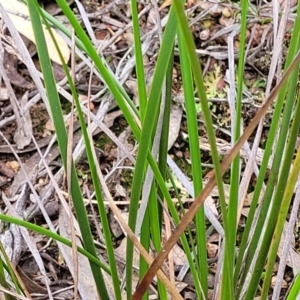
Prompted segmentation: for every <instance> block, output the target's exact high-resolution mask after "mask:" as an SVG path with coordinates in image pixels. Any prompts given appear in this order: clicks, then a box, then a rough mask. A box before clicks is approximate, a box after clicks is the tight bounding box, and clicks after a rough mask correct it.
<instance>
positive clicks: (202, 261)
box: [178, 31, 208, 299]
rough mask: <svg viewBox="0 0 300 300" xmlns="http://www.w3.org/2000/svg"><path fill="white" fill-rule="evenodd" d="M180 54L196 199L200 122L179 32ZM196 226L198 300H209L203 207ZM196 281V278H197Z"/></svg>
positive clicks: (199, 188) (199, 175) (199, 187)
mask: <svg viewBox="0 0 300 300" xmlns="http://www.w3.org/2000/svg"><path fill="white" fill-rule="evenodd" d="M178 45H179V54H180V62H181V72H182V82H183V88H184V99H185V108H186V119H187V125H188V136H189V147H190V153H191V166H192V178H193V186H194V195H192V196H193V197H196V196H197V195H198V194H199V193H200V192H201V191H202V188H203V183H202V166H201V159H200V151H199V149H200V147H199V136H198V120H197V112H196V107H195V103H196V102H195V98H194V87H193V78H192V71H191V64H190V61H189V58H188V56H187V55H186V50H185V44H184V42H183V38H182V34H181V32H180V31H179V35H178ZM195 225H196V228H197V230H196V244H197V256H196V255H195V261H196V264H195V265H196V266H198V267H197V271H198V273H199V277H200V282H201V286H202V291H200V290H196V291H197V298H198V299H203V296H204V299H206V298H207V292H208V287H207V254H206V227H205V225H206V224H205V214H204V207H201V209H200V210H199V212H198V213H197V214H196V216H195ZM195 279H196V278H195Z"/></svg>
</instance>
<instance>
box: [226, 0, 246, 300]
mask: <svg viewBox="0 0 300 300" xmlns="http://www.w3.org/2000/svg"><path fill="white" fill-rule="evenodd" d="M241 4H242V7H241V32H240V35H239V36H240V46H239V61H238V81H237V98H236V104H235V111H234V113H235V124H234V128H233V130H232V133H233V136H232V138H231V141H232V144H235V143H236V141H237V140H238V139H239V138H240V134H241V132H240V130H241V109H242V92H243V82H244V66H245V48H246V28H247V13H248V1H242V2H241ZM240 169H241V162H240V155H239V154H238V155H237V156H236V157H235V159H234V160H233V162H232V165H231V171H230V194H229V203H228V225H229V231H228V234H229V235H225V239H228V247H226V245H225V249H224V260H225V261H228V265H227V266H226V264H225V263H224V264H223V271H222V272H223V274H224V275H223V276H222V293H221V299H224V300H225V299H226V297H232V296H233V291H234V287H235V286H234V280H233V274H234V265H235V247H236V229H237V215H238V200H239V185H240V171H241V170H240ZM228 267H229V270H227V268H228ZM225 274H226V275H225Z"/></svg>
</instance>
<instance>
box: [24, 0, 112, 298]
mask: <svg viewBox="0 0 300 300" xmlns="http://www.w3.org/2000/svg"><path fill="white" fill-rule="evenodd" d="M38 7H39V6H38V4H37V2H36V1H33V0H31V1H28V8H29V12H30V18H31V21H32V26H33V30H34V35H35V38H36V41H37V50H38V53H39V58H40V64H41V69H42V72H43V75H44V81H45V86H46V90H47V95H48V98H49V104H50V109H51V113H52V118H53V122H54V126H55V129H56V134H57V139H58V144H59V147H60V150H61V157H62V161H63V163H64V167H65V169H67V134H66V129H65V125H64V120H63V116H62V111H61V108H60V101H59V97H58V93H57V90H56V84H55V80H54V76H53V72H52V67H51V63H50V59H49V55H48V49H47V45H46V41H45V37H44V35H43V30H42V26H41V21H40V16H39V11H38ZM71 181H72V198H73V200H74V208H75V211H76V215H77V218H78V223H79V226H80V230H81V233H82V238H83V242H84V246H85V248H86V249H87V251H88V252H90V253H91V254H92V255H94V256H96V250H95V246H94V243H93V238H92V234H91V230H90V225H89V222H88V218H87V213H86V211H85V206H84V203H83V199H82V196H81V191H80V187H79V183H78V179H77V175H76V170H75V166H74V163H72V168H71ZM78 198H79V199H78ZM77 199H78V200H77ZM90 266H91V270H92V273H93V276H94V280H95V283H96V286H97V289H98V292H99V294H100V295H101V297H102V299H108V292H107V290H106V286H105V283H104V279H103V276H102V273H101V270H100V269H99V268H98V267H97V266H96V265H95V264H94V263H92V262H90Z"/></svg>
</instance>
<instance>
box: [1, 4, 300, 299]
mask: <svg viewBox="0 0 300 300" xmlns="http://www.w3.org/2000/svg"><path fill="white" fill-rule="evenodd" d="M44 2H45V3H44V9H45V10H46V11H48V12H49V13H50V14H51V15H53V16H54V17H55V18H57V19H58V20H61V21H62V22H66V19H65V17H64V16H63V15H62V14H61V10H60V8H59V7H58V6H57V4H56V3H55V1H51V0H49V1H44ZM73 2H74V1H69V3H70V6H71V7H72V8H73V10H74V12H75V13H76V14H77V16H78V19H79V20H80V21H81V24H82V26H83V27H84V28H85V29H86V31H87V33H88V34H89V36H90V38H91V40H92V41H93V43H94V45H95V47H96V48H99V46H101V55H103V57H105V58H106V59H107V63H108V65H109V67H110V68H111V70H112V71H113V72H114V73H115V75H116V77H118V78H119V79H120V81H121V82H122V83H124V85H125V86H126V89H127V90H128V92H129V93H130V94H131V95H132V98H133V99H134V101H135V103H137V102H138V97H137V87H136V79H135V74H134V67H135V65H134V60H133V59H132V57H131V51H130V47H131V46H132V43H133V36H132V25H131V16H130V7H129V3H128V1H125V0H123V1H120V0H119V1H116V0H114V1H102V3H101V4H99V3H98V2H97V1H81V2H79V1H75V2H76V3H77V4H78V6H76V5H74V3H73ZM291 2H292V3H291V7H294V6H295V5H296V2H295V1H291ZM170 4H171V1H168V0H166V1H164V2H163V3H160V6H159V15H157V10H155V9H154V7H153V6H152V5H151V4H147V3H146V2H143V1H140V2H139V7H138V9H139V13H140V26H141V33H142V42H143V48H144V49H145V50H144V60H145V70H146V71H147V74H146V77H147V80H148V82H149V83H150V82H151V78H152V75H153V68H154V66H155V62H156V57H157V52H158V50H159V38H158V37H159V33H158V26H156V25H157V22H161V25H162V26H164V24H165V20H166V18H167V14H168V12H169V6H170ZM279 4H280V6H281V8H284V5H285V1H280V2H279ZM1 5H2V6H4V7H5V9H6V10H7V13H8V16H9V18H10V20H11V21H12V25H13V27H14V28H15V29H16V30H17V31H18V32H19V33H20V34H21V35H22V36H21V37H22V41H23V43H24V44H25V47H26V48H27V49H28V53H29V56H23V54H22V51H23V50H24V48H22V45H21V44H20V40H18V39H16V38H15V37H14V34H13V33H12V32H11V30H10V29H9V26H8V24H6V21H5V18H4V16H1V14H0V18H1V19H0V20H1V24H0V25H1V29H0V38H1V41H0V57H1V60H0V62H1V65H0V74H2V83H1V86H0V130H1V136H2V138H1V139H0V188H1V191H2V195H1V209H2V211H3V212H5V213H10V214H12V215H17V216H19V217H21V218H23V219H25V220H28V221H34V222H36V223H38V224H40V225H43V226H49V227H50V228H51V226H52V227H53V228H55V227H56V226H58V227H59V231H60V233H61V234H64V235H65V236H68V234H69V233H68V232H67V230H66V228H67V226H68V224H69V223H68V224H66V223H65V222H64V221H65V220H69V217H68V214H69V210H68V206H67V204H66V199H68V194H67V193H66V189H65V186H64V184H63V172H62V171H61V170H62V169H61V163H60V160H59V150H58V147H57V145H56V144H55V136H54V132H53V125H52V123H51V122H52V121H51V119H50V117H49V114H48V108H47V104H46V102H44V98H43V93H42V90H41V88H40V87H39V86H38V85H37V83H36V80H35V79H34V76H33V74H32V73H31V72H32V70H29V68H28V66H31V67H33V70H34V72H35V76H37V77H38V78H39V77H40V74H39V70H40V66H39V60H38V57H37V55H36V50H35V45H34V37H33V33H32V28H31V25H30V22H29V20H28V15H29V14H28V11H27V9H26V7H25V5H23V4H22V3H21V2H19V1H16V0H14V1H13V0H2V1H1ZM251 7H252V8H253V10H252V14H250V15H249V20H248V27H247V43H248V52H247V57H246V71H245V90H244V104H243V105H244V106H243V118H244V123H245V124H247V123H248V122H249V121H250V120H251V118H252V117H253V115H254V114H255V113H256V111H257V109H258V108H259V107H260V106H261V105H262V102H263V101H264V99H263V95H264V92H265V88H266V82H272V81H273V79H274V76H275V75H273V77H270V76H269V75H268V74H269V69H270V64H271V62H272V59H273V54H272V52H271V51H272V48H273V45H274V40H273V39H274V34H273V29H272V26H271V23H270V18H272V2H266V3H264V4H263V5H262V6H260V7H258V6H257V5H256V4H255V3H251ZM186 12H187V16H188V18H189V21H190V25H191V29H192V31H193V34H194V38H195V43H196V46H197V49H198V50H197V51H198V53H199V61H200V63H201V64H202V67H203V69H204V73H205V78H204V80H205V84H206V88H207V94H208V97H209V98H210V101H211V112H212V115H213V117H214V121H215V126H216V134H217V136H218V149H219V152H220V155H222V156H225V155H226V154H227V153H228V152H229V151H230V149H231V147H230V144H229V142H228V141H229V140H230V132H229V131H228V128H230V127H231V122H232V118H231V117H232V116H231V108H230V105H229V103H228V101H227V96H228V92H229V91H228V86H229V85H230V84H232V82H230V78H229V76H228V74H227V73H226V70H227V69H228V62H229V61H230V60H234V59H235V58H237V55H238V52H237V49H238V46H239V34H238V33H236V34H235V36H234V39H233V49H234V51H233V52H234V53H233V57H229V54H228V47H229V43H231V40H230V35H231V34H233V33H235V32H236V31H237V30H238V28H239V19H238V12H239V4H238V3H230V4H229V3H221V2H218V1H216V2H211V1H188V3H187V5H186ZM292 24H293V14H292V13H289V15H288V22H287V24H286V27H285V29H286V33H285V37H286V41H285V42H286V43H288V40H289V30H290V28H291V26H292ZM65 25H66V26H68V24H65ZM53 34H54V35H55V38H56V39H57V40H58V41H59V44H60V50H61V51H62V53H63V57H64V59H65V61H66V62H68V60H69V57H70V49H69V46H68V45H67V43H66V42H65V40H63V39H62V38H61V37H60V35H58V33H57V32H56V31H55V30H53ZM46 41H47V46H48V50H49V53H50V56H51V59H52V61H53V70H54V73H55V77H56V80H57V88H58V90H59V92H60V95H61V99H62V106H63V110H64V114H65V118H66V125H68V122H69V121H68V120H70V118H69V117H70V115H69V109H70V101H71V99H72V96H71V95H70V91H69V87H68V85H67V80H66V78H65V76H64V73H63V72H62V69H61V66H60V60H59V59H58V58H57V52H56V50H55V47H54V45H53V43H52V40H51V38H50V37H49V34H48V33H47V32H46ZM282 47H283V58H284V51H285V47H286V45H284V44H283V45H282ZM76 54H77V55H78V57H79V59H78V64H77V67H76V88H77V90H78V92H79V93H80V95H81V100H82V103H83V104H84V105H85V106H83V109H85V110H84V112H85V114H87V111H90V112H91V113H92V122H93V123H92V125H93V126H92V128H93V132H92V134H93V137H94V143H95V146H96V147H97V148H98V158H99V162H100V168H101V170H102V172H103V174H104V175H105V180H106V183H107V186H108V188H109V190H110V193H111V195H113V196H114V199H115V200H116V203H118V204H119V205H120V207H121V208H122V216H123V218H124V219H126V216H127V204H128V200H129V196H128V195H129V193H130V184H131V181H132V169H133V167H134V162H135V158H134V157H135V153H136V145H135V142H134V141H133V139H132V135H131V132H130V131H129V130H128V128H127V124H126V122H125V120H124V118H123V117H122V114H121V112H120V111H118V110H116V104H115V102H114V101H113V98H112V97H111V95H109V94H107V93H106V88H105V86H104V85H103V83H102V81H101V76H100V75H99V73H98V72H97V71H96V70H94V69H93V68H92V66H91V62H90V61H89V60H88V59H87V58H86V57H84V56H82V55H81V54H80V52H79V51H78V50H77V53H76ZM175 55H177V54H176V53H175ZM28 57H29V58H30V59H28ZM90 76H91V78H92V80H91V83H89V78H90ZM180 77H181V71H180V66H179V64H178V63H177V62H176V58H175V63H174V71H173V82H174V83H173V97H174V104H173V107H172V114H171V125H170V133H169V135H170V142H169V147H168V148H169V150H170V152H169V153H170V155H171V157H172V158H173V160H175V161H176V162H177V163H178V165H180V167H181V169H182V170H185V171H186V174H183V173H182V172H181V171H180V170H178V168H175V167H174V168H173V169H172V171H173V173H174V174H175V175H176V176H177V177H178V178H179V179H178V186H182V188H181V191H180V192H181V193H182V194H184V193H185V198H186V199H187V201H186V203H184V205H185V208H188V207H189V205H190V202H189V201H188V199H189V198H190V196H189V194H193V193H192V192H191V184H190V182H189V180H188V176H189V175H190V174H189V170H190V160H189V159H190V157H189V151H188V143H187V139H188V137H187V136H186V132H187V130H186V127H187V126H186V120H185V116H184V106H183V105H182V102H183V101H182V99H183V91H182V86H181V78H180ZM89 91H90V92H91V99H90V104H89V106H88V107H87V95H88V92H89ZM196 96H197V95H196ZM198 108H199V109H198V113H199V133H200V134H201V137H200V145H201V146H200V151H201V153H202V159H203V162H204V163H206V164H207V169H205V170H204V172H206V173H207V175H206V177H207V178H209V174H210V173H209V171H210V166H209V165H210V164H211V158H210V154H209V151H210V148H209V144H208V143H207V140H206V135H205V131H204V129H203V128H204V127H203V125H202V119H201V107H198ZM268 126H269V124H268V122H267V121H266V124H265V128H266V130H267V129H268ZM24 128H26V130H25V131H24ZM262 144H263V143H262ZM261 146H262V147H263V145H261ZM249 149H250V147H249V145H246V146H245V148H244V149H243V151H242V153H241V157H242V159H243V162H244V164H246V163H247V161H248V159H249ZM41 153H43V155H44V158H43V159H41V156H40V154H41ZM73 154H74V156H75V159H76V160H78V162H77V164H78V170H79V175H80V180H81V187H82V192H83V194H84V196H85V198H87V205H89V206H90V211H91V214H92V215H94V217H95V218H94V219H93V218H91V222H94V220H97V216H96V214H97V213H96V212H95V210H94V207H93V205H94V204H93V199H92V197H91V195H92V194H93V187H92V185H91V180H90V177H89V171H88V166H87V163H86V160H85V157H84V145H83V143H82V140H81V133H80V130H79V127H78V126H77V123H76V124H75V126H74V152H73ZM262 156H263V149H262V148H259V150H258V153H257V156H256V158H255V164H256V167H257V166H259V165H260V163H261V159H262ZM45 163H46V164H47V166H48V167H47V168H46V167H45V165H44V164H45ZM270 164H271V162H270ZM170 167H171V168H172V166H171V165H170ZM22 170H24V171H25V172H22ZM254 170H255V168H254ZM49 171H51V172H52V173H53V174H54V179H55V182H56V184H54V183H53V179H51V176H50V175H49ZM254 172H255V171H254ZM251 175H252V174H250V176H251ZM225 188H226V189H227V190H228V186H226V185H225ZM60 189H61V190H62V191H61V190H60ZM217 198H218V194H217V193H216V191H215V190H214V191H213V192H212V193H211V195H210V197H209V201H207V202H206V209H207V218H208V219H209V221H210V222H211V223H212V224H213V225H214V227H215V228H220V227H219V225H220V224H219V221H218V219H217V218H218V216H219V215H218V214H219V207H218V205H217ZM175 201H176V199H175ZM250 201H251V195H246V197H245V203H244V206H245V207H246V206H248V205H249V203H250ZM38 202H41V203H42V204H43V205H44V207H45V211H44V212H42V211H41V209H40V208H39V205H38ZM245 207H244V208H243V210H242V214H243V216H242V218H241V222H243V218H244V217H245V216H247V211H246V208H245ZM43 213H44V215H43ZM108 213H109V214H110V218H109V219H110V225H111V230H112V233H113V235H114V239H115V241H114V242H115V245H116V250H115V253H116V255H117V257H118V259H119V274H120V278H122V274H123V270H124V261H125V255H124V253H125V244H126V243H125V238H124V229H123V228H122V226H121V225H120V224H119V222H117V221H116V219H115V216H114V214H113V213H112V212H111V211H109V212H108ZM210 213H211V214H210ZM45 214H46V215H45ZM47 217H48V219H47ZM50 218H51V219H50ZM72 218H73V217H72ZM49 222H50V223H49ZM73 222H74V226H75V230H76V232H77V234H78V236H80V233H79V230H78V226H77V225H76V224H77V223H76V220H75V219H73ZM46 223H47V225H46ZM164 224H165V229H164V237H165V238H167V237H168V236H169V234H170V230H172V222H170V220H169V217H168V215H165V216H164ZM94 225H95V227H96V230H95V232H94V234H95V241H97V245H98V246H99V249H100V250H99V252H100V256H101V255H102V254H101V247H103V245H102V243H101V242H102V241H103V238H102V236H101V235H102V234H101V229H100V228H99V224H97V222H94ZM97 227H98V228H97ZM30 234H31V236H29V234H28V232H27V231H26V230H19V229H18V228H17V227H16V226H14V225H11V226H10V228H9V229H8V230H6V231H3V232H1V240H2V243H3V244H4V246H5V249H6V251H7V253H8V255H10V259H11V261H12V263H13V264H14V265H15V266H16V267H18V268H17V270H18V273H19V275H20V277H21V279H22V281H23V282H24V284H25V286H26V288H27V290H28V292H29V293H38V294H42V295H47V293H48V292H47V288H48V291H49V290H50V291H51V292H52V295H53V296H54V295H56V296H58V297H61V298H64V299H71V298H72V297H73V295H72V293H73V292H74V291H73V287H72V284H73V275H74V274H73V273H74V271H73V270H72V260H70V256H71V254H70V253H69V252H68V251H69V249H67V248H63V247H61V248H59V247H58V246H57V245H56V244H55V243H54V242H53V241H51V240H49V239H47V238H45V237H43V236H39V235H37V234H34V233H30ZM221 236H222V232H221V230H219V231H218V230H216V231H214V232H213V234H211V235H210V237H209V238H208V242H207V252H208V257H209V262H210V265H209V267H210V276H211V280H210V282H211V285H210V288H211V289H213V287H214V280H215V273H216V261H217V259H218V250H219V240H220V237H221ZM13 240H14V241H15V242H14V243H12V241H13ZM16 241H17V242H16ZM298 243H299V242H298ZM282 247H283V246H281V248H280V249H282ZM278 255H279V256H281V250H280V252H279V253H278ZM81 259H82V260H83V258H80V261H81ZM102 259H103V260H105V257H102ZM299 260H300V259H299V254H298V253H297V252H296V251H294V252H293V259H292V260H291V261H289V262H288V265H289V267H292V268H295V267H296V268H298V269H299V268H300V266H299ZM85 266H86V264H83V265H82V266H80V267H79V276H83V275H84V274H87V272H88V270H86V269H85ZM135 266H136V267H137V266H138V261H135ZM186 266H187V263H186V257H185V254H184V252H183V251H182V249H181V247H180V246H179V245H176V246H175V247H174V248H173V250H172V252H171V253H170V255H169V257H168V262H167V263H166V264H164V265H163V269H164V270H165V272H166V274H170V278H172V280H173V282H175V283H176V287H177V290H178V291H179V292H182V295H184V298H185V299H193V298H194V297H195V294H194V293H193V282H192V281H191V280H190V273H189V270H188V268H187V267H186ZM175 275H176V276H175ZM275 280H276V276H275V277H274V281H275ZM285 280H286V282H285V283H284V285H282V288H287V287H288V285H289V280H291V278H289V277H288V276H287V278H286V279H285ZM106 281H107V283H108V285H110V279H109V278H106ZM136 283H137V278H136ZM155 283H156V282H155V281H154V282H153V284H154V285H155ZM152 291H153V293H155V287H154V288H153V289H152ZM92 292H93V290H92V289H90V288H89V283H88V282H85V280H83V279H82V280H81V279H80V287H79V294H80V296H81V298H82V299H83V298H85V297H87V298H86V299H94V298H95V297H96V296H95V295H91V294H89V293H92ZM46 297H47V296H46ZM32 298H35V296H34V295H32Z"/></svg>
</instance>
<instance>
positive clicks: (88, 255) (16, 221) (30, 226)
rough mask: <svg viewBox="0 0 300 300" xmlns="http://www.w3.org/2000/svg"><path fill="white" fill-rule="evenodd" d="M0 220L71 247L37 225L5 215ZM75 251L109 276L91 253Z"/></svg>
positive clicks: (55, 234)
mask: <svg viewBox="0 0 300 300" xmlns="http://www.w3.org/2000/svg"><path fill="white" fill-rule="evenodd" d="M0 220H2V221H4V222H7V223H12V224H16V225H19V226H22V227H24V228H27V229H29V230H32V231H35V232H37V233H40V234H41V235H45V236H47V237H49V238H52V239H54V240H56V241H58V242H60V243H62V244H64V245H66V246H68V247H70V248H71V247H72V242H71V241H69V240H68V239H66V238H64V237H62V236H60V235H59V234H57V233H55V232H52V231H50V230H48V229H45V228H43V227H41V226H38V225H35V224H32V223H29V222H26V221H23V220H21V219H17V218H14V217H10V216H6V215H3V214H0ZM77 250H78V252H79V253H81V254H82V255H84V256H85V257H86V258H87V259H89V260H90V261H92V262H93V263H94V264H96V265H97V266H98V267H99V268H101V269H103V270H104V271H105V272H106V273H107V274H109V275H110V269H109V268H108V267H107V266H106V265H105V264H103V263H102V262H101V261H100V260H99V259H98V258H97V256H93V255H92V254H91V253H89V252H88V251H87V250H85V249H83V248H81V247H78V246H77Z"/></svg>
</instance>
